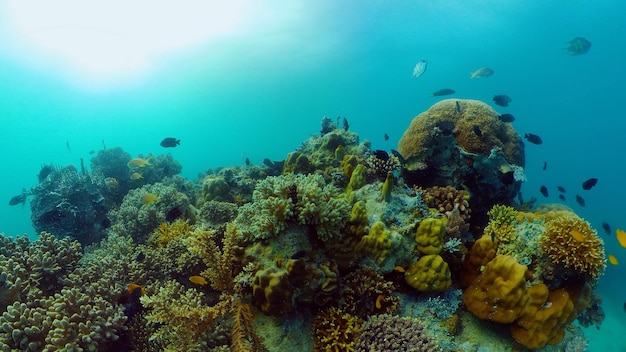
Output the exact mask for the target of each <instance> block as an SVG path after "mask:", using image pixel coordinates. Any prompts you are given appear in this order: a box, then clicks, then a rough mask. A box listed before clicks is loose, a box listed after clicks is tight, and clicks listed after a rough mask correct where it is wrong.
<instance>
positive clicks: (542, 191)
mask: <svg viewBox="0 0 626 352" xmlns="http://www.w3.org/2000/svg"><path fill="white" fill-rule="evenodd" d="M539 192H541V194H543V196H544V197H546V198H548V187H546V186H541V187H540V188H539Z"/></svg>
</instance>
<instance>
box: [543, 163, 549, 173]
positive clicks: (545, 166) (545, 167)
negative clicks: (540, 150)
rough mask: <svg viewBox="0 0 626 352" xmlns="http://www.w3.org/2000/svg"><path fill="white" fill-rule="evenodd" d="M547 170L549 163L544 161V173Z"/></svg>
mask: <svg viewBox="0 0 626 352" xmlns="http://www.w3.org/2000/svg"><path fill="white" fill-rule="evenodd" d="M547 168H548V162H547V161H544V162H543V171H546V169H547Z"/></svg>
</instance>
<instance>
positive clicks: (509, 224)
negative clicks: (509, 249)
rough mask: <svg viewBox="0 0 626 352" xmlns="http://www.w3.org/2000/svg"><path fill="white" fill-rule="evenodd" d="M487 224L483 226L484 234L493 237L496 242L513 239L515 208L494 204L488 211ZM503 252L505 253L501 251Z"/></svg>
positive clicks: (505, 241) (506, 241) (507, 241)
mask: <svg viewBox="0 0 626 352" xmlns="http://www.w3.org/2000/svg"><path fill="white" fill-rule="evenodd" d="M487 215H489V224H487V227H485V231H484V233H485V235H488V236H491V235H492V232H493V237H494V239H495V240H496V241H497V242H504V243H509V242H512V241H514V240H515V226H514V225H515V222H516V219H517V218H516V214H515V209H513V208H512V207H509V206H506V205H499V204H496V205H494V206H493V207H492V208H491V209H490V210H489V211H488V212H487ZM502 254H505V253H502Z"/></svg>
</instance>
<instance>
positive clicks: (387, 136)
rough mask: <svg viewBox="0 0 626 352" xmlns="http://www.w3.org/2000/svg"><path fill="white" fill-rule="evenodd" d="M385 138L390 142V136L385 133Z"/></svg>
mask: <svg viewBox="0 0 626 352" xmlns="http://www.w3.org/2000/svg"><path fill="white" fill-rule="evenodd" d="M384 138H385V140H386V141H388V140H389V135H388V134H386V133H385V135H384Z"/></svg>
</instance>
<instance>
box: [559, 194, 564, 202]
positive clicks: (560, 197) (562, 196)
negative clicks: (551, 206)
mask: <svg viewBox="0 0 626 352" xmlns="http://www.w3.org/2000/svg"><path fill="white" fill-rule="evenodd" d="M559 199H560V200H562V201H564V202H565V196H564V195H562V194H559Z"/></svg>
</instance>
